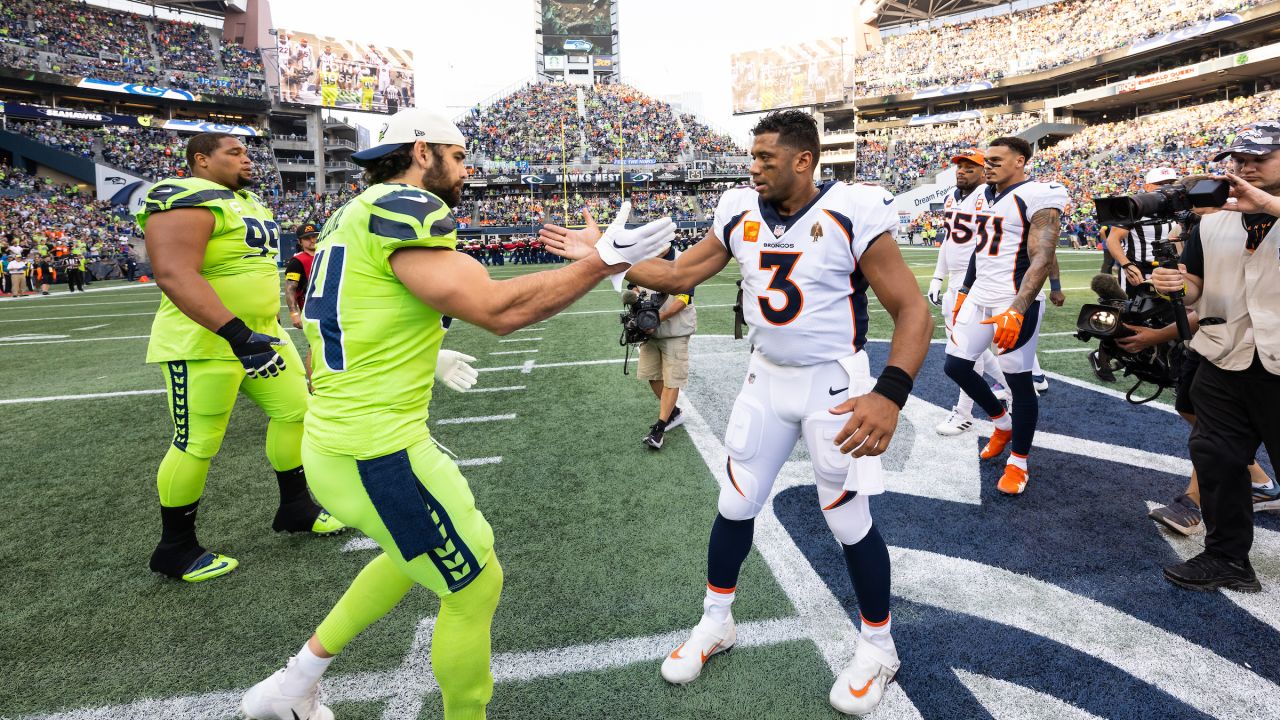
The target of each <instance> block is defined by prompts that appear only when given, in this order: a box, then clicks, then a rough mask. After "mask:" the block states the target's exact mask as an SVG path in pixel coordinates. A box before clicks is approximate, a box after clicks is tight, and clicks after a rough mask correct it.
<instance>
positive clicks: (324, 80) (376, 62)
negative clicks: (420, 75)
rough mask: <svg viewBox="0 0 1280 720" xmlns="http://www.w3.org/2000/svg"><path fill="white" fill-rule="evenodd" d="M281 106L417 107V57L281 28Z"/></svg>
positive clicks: (393, 109)
mask: <svg viewBox="0 0 1280 720" xmlns="http://www.w3.org/2000/svg"><path fill="white" fill-rule="evenodd" d="M276 43H277V55H276V57H277V58H278V59H279V64H280V87H279V90H278V93H277V99H278V100H279V101H280V102H282V103H293V104H298V105H319V106H321V107H332V108H343V109H345V110H362V111H365V112H379V113H394V112H396V111H397V110H399V109H400V108H404V107H413V106H414V104H415V103H414V85H413V53H411V52H409V51H408V50H402V49H399V48H391V47H379V46H377V45H374V44H373V43H363V42H356V41H354V40H342V39H338V38H331V37H325V36H323V35H314V34H312V33H306V32H299V31H297V30H286V29H277V30H276Z"/></svg>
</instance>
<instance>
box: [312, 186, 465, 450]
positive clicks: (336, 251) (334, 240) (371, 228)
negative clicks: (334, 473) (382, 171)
mask: <svg viewBox="0 0 1280 720" xmlns="http://www.w3.org/2000/svg"><path fill="white" fill-rule="evenodd" d="M457 243H458V237H457V223H456V222H455V221H454V218H453V214H452V213H451V212H450V210H449V207H448V206H447V205H446V204H445V203H444V201H443V200H441V199H440V198H438V197H436V196H435V195H434V194H432V193H430V192H427V191H425V190H421V189H419V188H416V187H411V186H409V185H399V184H391V183H382V184H378V185H372V186H370V187H369V188H368V189H367V190H365V191H364V192H362V193H360V194H359V195H357V196H356V197H354V198H352V199H351V200H350V201H348V202H347V203H346V204H345V205H343V206H342V207H341V208H339V209H338V211H337V212H336V213H335V214H334V215H333V217H331V218H329V220H328V221H327V222H325V225H324V230H323V231H322V232H321V234H320V241H319V243H318V244H317V246H316V257H315V259H314V260H313V261H312V262H311V282H310V287H309V288H308V290H307V297H306V302H305V303H304V304H303V306H302V316H303V318H304V319H305V324H304V327H305V329H306V332H307V341H308V342H309V343H310V344H311V351H312V372H311V381H312V384H313V385H314V387H315V394H314V395H313V396H312V398H311V402H310V404H309V406H308V409H307V418H306V423H305V425H306V441H307V443H309V444H310V445H311V446H312V447H315V448H316V449H318V450H320V451H322V452H326V453H330V454H334V455H350V456H352V457H356V458H373V457H381V456H382V455H387V454H389V453H393V452H396V451H399V450H403V449H404V448H406V447H409V446H410V445H413V444H415V443H418V442H422V441H425V440H426V439H427V438H428V437H429V435H428V433H427V408H428V405H429V404H430V402H431V389H432V386H433V384H434V382H435V370H436V359H437V357H438V355H439V353H440V345H441V343H443V342H444V335H445V328H446V327H447V324H448V322H449V320H448V318H446V317H444V316H443V315H442V314H441V313H440V311H438V310H436V309H435V308H432V307H431V306H429V305H427V304H426V303H424V302H422V301H421V300H419V299H418V298H417V296H415V295H414V294H413V293H412V292H410V291H409V289H408V288H406V287H405V286H404V284H403V283H401V282H400V279H399V278H398V277H396V274H395V272H394V271H392V269H391V262H390V261H391V255H392V254H393V253H395V252H396V251H397V250H400V249H402V248H443V249H444V250H454V249H456V246H457Z"/></svg>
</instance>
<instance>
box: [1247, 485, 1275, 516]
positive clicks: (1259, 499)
mask: <svg viewBox="0 0 1280 720" xmlns="http://www.w3.org/2000/svg"><path fill="white" fill-rule="evenodd" d="M1277 509H1280V483H1277V482H1276V481H1275V480H1272V481H1271V484H1270V485H1254V486H1253V511H1254V512H1258V511H1259V510H1277Z"/></svg>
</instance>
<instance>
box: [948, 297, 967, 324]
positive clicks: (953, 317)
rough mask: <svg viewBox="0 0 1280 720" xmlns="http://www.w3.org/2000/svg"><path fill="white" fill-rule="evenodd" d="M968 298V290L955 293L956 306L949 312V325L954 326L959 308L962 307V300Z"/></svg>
mask: <svg viewBox="0 0 1280 720" xmlns="http://www.w3.org/2000/svg"><path fill="white" fill-rule="evenodd" d="M967 297H969V291H968V290H959V291H957V292H956V306H955V307H954V308H952V310H951V324H952V325H953V326H954V325H955V324H956V316H958V315H959V314H960V306H961V305H964V299H965V298H967Z"/></svg>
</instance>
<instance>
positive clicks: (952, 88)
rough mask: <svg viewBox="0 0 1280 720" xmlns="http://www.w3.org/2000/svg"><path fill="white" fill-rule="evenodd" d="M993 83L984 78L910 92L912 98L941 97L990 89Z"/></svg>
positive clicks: (993, 85)
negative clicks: (961, 83) (962, 83)
mask: <svg viewBox="0 0 1280 720" xmlns="http://www.w3.org/2000/svg"><path fill="white" fill-rule="evenodd" d="M993 87H995V84H993V83H990V82H988V81H986V80H982V81H979V82H973V83H967V84H965V85H948V86H947V87H936V88H928V89H926V90H918V91H916V92H915V93H912V95H911V99H912V100H923V99H925V98H935V97H942V96H943V95H959V94H961V93H971V92H980V91H982V90H990V89H991V88H993Z"/></svg>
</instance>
